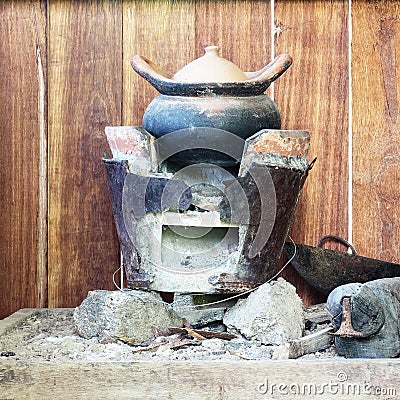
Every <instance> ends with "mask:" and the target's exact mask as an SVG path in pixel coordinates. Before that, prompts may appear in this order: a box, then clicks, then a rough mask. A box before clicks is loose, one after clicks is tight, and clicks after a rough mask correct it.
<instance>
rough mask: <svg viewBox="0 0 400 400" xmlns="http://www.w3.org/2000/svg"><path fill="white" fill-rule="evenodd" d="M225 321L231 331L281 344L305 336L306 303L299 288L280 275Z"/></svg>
mask: <svg viewBox="0 0 400 400" xmlns="http://www.w3.org/2000/svg"><path fill="white" fill-rule="evenodd" d="M223 322H224V324H225V325H226V326H227V327H228V331H229V332H231V333H236V334H241V335H243V336H244V337H245V338H246V339H249V340H257V341H259V342H261V343H263V344H273V345H281V344H285V343H287V342H289V341H290V340H293V339H297V338H299V337H301V336H302V334H303V328H304V311H303V305H302V301H301V299H300V298H299V296H298V295H297V294H296V289H295V287H294V286H293V285H291V284H290V283H288V282H286V281H285V280H284V279H281V278H280V279H278V280H277V281H275V282H272V283H265V284H263V285H261V286H260V287H259V288H258V289H257V290H255V291H254V292H252V293H251V294H250V295H249V297H248V298H247V299H244V300H239V301H238V303H237V304H236V305H235V306H233V307H232V308H231V309H229V310H228V311H227V312H226V313H225V316H224V319H223Z"/></svg>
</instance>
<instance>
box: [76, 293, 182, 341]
mask: <svg viewBox="0 0 400 400" xmlns="http://www.w3.org/2000/svg"><path fill="white" fill-rule="evenodd" d="M74 321H75V325H76V329H77V331H78V333H79V335H80V336H82V337H84V338H86V339H90V338H93V337H98V338H99V339H100V340H101V339H106V338H115V339H123V340H129V343H132V344H134V345H148V344H149V343H150V342H151V341H152V340H153V339H154V333H153V327H156V328H157V329H159V330H160V331H167V330H168V328H169V327H171V326H182V320H181V318H179V317H178V316H177V314H176V313H175V312H174V311H172V310H171V309H170V308H169V307H168V304H167V303H165V302H163V301H162V299H161V297H160V295H159V294H157V293H153V292H145V291H140V290H131V291H127V290H125V291H107V290H95V291H91V292H89V294H88V296H87V297H86V299H85V300H83V302H82V303H81V305H80V306H79V307H77V308H76V309H75V312H74Z"/></svg>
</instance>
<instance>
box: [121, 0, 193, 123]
mask: <svg viewBox="0 0 400 400" xmlns="http://www.w3.org/2000/svg"><path fill="white" fill-rule="evenodd" d="M123 25H124V58H123V71H124V73H123V81H124V92H123V124H124V125H138V126H140V125H141V124H142V117H143V113H144V111H145V109H146V107H147V106H148V104H149V103H150V101H151V100H152V99H153V98H154V97H155V96H157V94H158V92H157V91H156V90H155V89H154V88H153V87H152V86H151V85H150V84H149V83H147V82H146V81H145V80H144V79H143V78H141V77H140V76H139V75H138V74H136V72H134V71H133V69H132V68H131V66H130V58H131V57H132V56H134V55H135V54H139V55H142V56H145V57H147V58H149V59H151V60H152V61H153V62H154V63H156V64H157V65H159V66H160V67H161V68H162V69H163V70H164V71H166V72H167V73H169V74H171V75H172V74H174V73H175V72H176V71H178V69H180V68H181V67H183V66H184V65H185V64H186V63H188V62H189V61H191V60H193V59H194V58H196V56H195V7H194V1H193V0H192V1H185V0H184V1H181V0H167V1H154V0H147V1H142V0H136V1H125V2H124V21H123Z"/></svg>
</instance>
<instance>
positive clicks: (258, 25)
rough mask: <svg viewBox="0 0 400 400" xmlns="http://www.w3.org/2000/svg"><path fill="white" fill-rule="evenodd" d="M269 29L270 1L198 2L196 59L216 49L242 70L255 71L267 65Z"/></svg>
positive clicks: (231, 0) (229, 0) (269, 39)
mask: <svg viewBox="0 0 400 400" xmlns="http://www.w3.org/2000/svg"><path fill="white" fill-rule="evenodd" d="M270 26H271V6H270V2H269V1H248V0H244V1H242V0H228V1H208V0H206V1H204V0H201V1H197V2H196V39H195V40H196V42H195V47H196V57H199V56H201V55H203V54H204V47H206V46H209V45H217V46H219V47H220V49H221V55H222V56H223V57H225V58H227V59H229V60H230V61H232V62H233V63H235V64H236V65H238V66H239V67H240V68H241V69H242V70H244V71H257V70H258V69H261V68H262V67H264V66H265V65H267V64H268V62H269V61H270V49H271V38H270V35H271V29H270ZM189 61H190V60H189Z"/></svg>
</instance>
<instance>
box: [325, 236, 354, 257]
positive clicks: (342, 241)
mask: <svg viewBox="0 0 400 400" xmlns="http://www.w3.org/2000/svg"><path fill="white" fill-rule="evenodd" d="M327 239H333V240H336V241H337V242H339V243H341V244H344V245H345V246H346V247H348V248H349V249H350V250H351V252H352V254H353V256H357V255H358V254H357V252H356V249H355V248H354V247H353V246H352V245H351V244H350V243H349V242H348V241H347V240H345V239H342V238H341V237H339V236H335V235H325V236H322V237H321V239H319V242H318V244H317V247H322V243H323V242H324V241H325V240H327Z"/></svg>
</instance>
